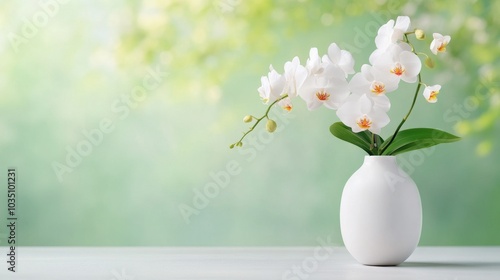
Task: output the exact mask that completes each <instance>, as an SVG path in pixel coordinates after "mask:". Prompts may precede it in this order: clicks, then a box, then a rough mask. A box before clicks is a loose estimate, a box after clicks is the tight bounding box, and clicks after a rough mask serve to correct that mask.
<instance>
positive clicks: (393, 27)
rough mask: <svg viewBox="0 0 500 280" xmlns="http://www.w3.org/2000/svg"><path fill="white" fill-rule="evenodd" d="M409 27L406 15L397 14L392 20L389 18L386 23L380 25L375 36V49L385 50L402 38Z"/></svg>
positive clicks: (408, 19)
mask: <svg viewBox="0 0 500 280" xmlns="http://www.w3.org/2000/svg"><path fill="white" fill-rule="evenodd" d="M409 28H410V18H409V17H407V16H399V17H398V18H397V19H396V23H395V24H394V20H393V19H391V20H389V21H388V22H387V23H386V24H384V25H382V26H381V27H380V28H379V30H378V33H377V37H375V45H376V46H377V49H381V50H385V49H387V48H388V47H389V46H390V45H391V44H393V43H397V42H398V41H401V40H403V35H404V33H405V32H406V31H408V29H409Z"/></svg>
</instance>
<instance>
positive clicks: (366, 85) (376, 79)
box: [349, 64, 399, 95]
mask: <svg viewBox="0 0 500 280" xmlns="http://www.w3.org/2000/svg"><path fill="white" fill-rule="evenodd" d="M398 83H399V79H398V78H397V77H395V76H394V75H391V74H390V73H386V72H382V71H381V70H379V69H377V68H374V67H373V66H371V65H368V64H364V65H363V66H361V72H360V73H356V74H355V75H354V76H353V77H352V79H351V81H350V82H349V89H350V90H351V91H352V92H353V93H367V94H370V93H371V94H374V95H384V94H386V93H388V92H391V91H394V90H396V89H397V88H398Z"/></svg>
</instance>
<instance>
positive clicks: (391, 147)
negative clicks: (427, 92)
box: [380, 128, 460, 155]
mask: <svg viewBox="0 0 500 280" xmlns="http://www.w3.org/2000/svg"><path fill="white" fill-rule="evenodd" d="M393 137H394V136H391V137H390V138H388V139H387V141H386V142H385V143H384V144H382V146H381V147H380V149H381V151H383V152H382V155H397V154H401V153H406V152H410V151H414V150H418V149H423V148H428V147H432V146H435V145H438V144H443V143H451V142H456V141H458V140H460V137H458V136H455V135H453V134H450V133H448V132H445V131H442V130H438V129H433V128H412V129H407V130H402V131H400V132H399V133H398V134H397V135H396V138H394V140H393V141H392V142H391V141H390V139H392V138H393Z"/></svg>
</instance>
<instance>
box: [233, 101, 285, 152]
mask: <svg viewBox="0 0 500 280" xmlns="http://www.w3.org/2000/svg"><path fill="white" fill-rule="evenodd" d="M287 97H288V94H285V95H283V96H281V97H280V98H278V99H276V100H275V101H274V102H273V103H271V104H270V105H269V107H267V110H266V112H265V113H264V115H263V116H262V117H260V118H256V117H253V116H252V117H253V118H254V119H256V120H257V121H256V122H255V123H254V125H253V126H252V127H250V129H249V130H248V131H247V132H245V133H244V134H243V136H241V138H240V140H238V141H237V142H236V143H234V145H238V144H240V143H242V141H243V139H244V138H245V137H246V136H247V135H248V134H249V133H250V132H252V131H253V130H254V129H255V128H256V127H257V125H258V124H259V123H260V122H261V121H262V120H263V119H264V118H267V119H269V112H270V111H271V108H272V107H273V106H274V105H275V104H276V103H278V102H280V101H281V100H283V99H285V98H287Z"/></svg>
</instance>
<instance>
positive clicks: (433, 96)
mask: <svg viewBox="0 0 500 280" xmlns="http://www.w3.org/2000/svg"><path fill="white" fill-rule="evenodd" d="M438 94H439V90H433V91H431V94H430V95H429V101H436V100H437V95H438Z"/></svg>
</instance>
